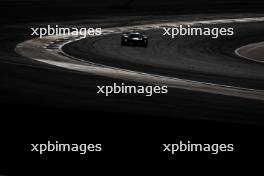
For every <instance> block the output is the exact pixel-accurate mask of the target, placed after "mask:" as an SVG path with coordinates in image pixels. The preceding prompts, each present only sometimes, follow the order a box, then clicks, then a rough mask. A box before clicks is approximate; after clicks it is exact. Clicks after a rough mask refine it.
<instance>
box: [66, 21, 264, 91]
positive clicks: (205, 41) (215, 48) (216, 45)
mask: <svg viewBox="0 0 264 176" xmlns="http://www.w3.org/2000/svg"><path fill="white" fill-rule="evenodd" d="M263 24H264V23H262V22H258V23H246V24H245V23H244V24H242V23H241V24H226V25H223V24H221V25H214V26H206V25H203V27H211V28H212V27H219V28H221V27H233V28H234V30H235V35H234V36H232V37H230V36H229V37H223V36H222V37H219V38H218V39H212V38H211V37H210V36H209V37H208V36H206V37H204V36H202V37H201V36H181V37H176V38H174V39H172V38H171V37H169V36H163V35H162V34H163V33H164V31H163V30H154V31H147V32H146V34H147V35H148V36H149V47H148V48H146V49H145V48H141V47H122V46H121V45H120V34H117V35H108V36H103V37H96V38H88V39H85V40H80V41H78V42H73V43H70V44H68V45H66V46H65V47H64V48H63V49H64V51H65V52H66V53H68V54H69V55H72V56H75V57H77V58H81V59H84V60H87V61H92V62H95V63H101V64H104V65H110V66H117V67H119V68H126V69H130V70H137V71H143V72H147V73H155V74H161V75H166V76H174V77H177V78H183V79H188V80H195V81H203V82H209V83H217V84H224V85H230V86H238V87H244V88H252V89H264V84H263V80H264V70H263V65H262V64H259V63H256V62H252V61H248V60H245V59H243V58H241V57H238V56H237V55H236V54H235V52H234V51H235V50H236V49H237V48H238V47H240V46H243V45H245V44H247V43H248V42H249V41H253V42H254V41H255V42H256V41H263V40H264V37H263V28H264V25H263ZM248 31H250V32H248Z"/></svg>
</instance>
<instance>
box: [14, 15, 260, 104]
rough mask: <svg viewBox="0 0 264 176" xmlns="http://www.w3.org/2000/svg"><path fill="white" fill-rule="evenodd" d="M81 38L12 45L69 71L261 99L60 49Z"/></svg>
mask: <svg viewBox="0 0 264 176" xmlns="http://www.w3.org/2000/svg"><path fill="white" fill-rule="evenodd" d="M257 21H264V17H257V18H242V19H220V20H205V21H191V22H179V21H176V22H173V23H162V24H149V25H137V26H127V27H116V28H108V29H105V30H104V31H103V32H104V35H109V34H113V33H122V32H125V31H129V30H134V29H136V30H146V29H148V30H149V29H159V28H161V26H178V25H200V24H220V23H236V22H237V23H241V22H257ZM58 39H65V40H64V42H62V43H60V45H59V46H58V48H53V49H49V50H47V49H45V48H43V46H44V45H45V44H49V43H50V42H54V41H56V40H58ZM80 39H81V38H74V39H73V38H71V37H68V39H67V40H66V38H65V36H47V37H44V38H41V39H40V38H38V39H32V40H28V41H25V42H23V43H20V44H18V45H17V47H16V48H15V51H16V52H17V53H19V54H21V55H22V56H25V57H28V58H31V59H34V60H37V61H40V62H43V63H47V64H50V65H55V66H58V67H63V68H67V69H70V70H76V71H81V72H83V73H88V74H94V75H99V76H105V77H110V78H117V79H123V80H128V81H136V82H141V83H146V84H154V85H168V86H169V87H172V88H179V89H186V90H192V91H200V92H206V93H213V94H221V95H227V96H235V97H241V98H247V99H254V100H261V101H264V90H256V89H248V88H242V87H234V86H228V85H220V84H213V83H207V82H199V81H192V80H186V79H179V78H174V77H168V76H161V75H157V74H149V73H144V72H137V71H132V70H127V69H122V68H118V67H110V66H106V65H102V64H97V63H93V62H88V61H84V60H82V59H81V58H75V57H73V56H70V55H68V54H66V53H64V52H63V51H62V47H63V46H64V45H66V44H68V43H71V42H73V41H77V40H80Z"/></svg>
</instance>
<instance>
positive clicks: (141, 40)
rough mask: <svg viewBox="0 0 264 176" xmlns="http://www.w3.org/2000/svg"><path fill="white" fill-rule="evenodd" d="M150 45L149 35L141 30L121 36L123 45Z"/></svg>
mask: <svg viewBox="0 0 264 176" xmlns="http://www.w3.org/2000/svg"><path fill="white" fill-rule="evenodd" d="M128 45H130V46H143V47H147V46H148V37H147V36H146V35H143V34H141V33H139V32H130V33H126V34H123V35H122V37H121V46H128Z"/></svg>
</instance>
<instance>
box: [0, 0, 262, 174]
mask: <svg viewBox="0 0 264 176" xmlns="http://www.w3.org/2000/svg"><path fill="white" fill-rule="evenodd" d="M124 2H125V1H101V0H99V1H96V3H95V2H93V1H84V0H83V1H81V0H74V1H70V0H69V1H65V0H60V1H59V0H57V1H41V0H39V1H22V0H21V1H16V0H14V1H10V0H9V1H1V2H0V4H1V6H0V13H1V23H2V24H20V23H21V24H22V23H25V22H39V21H43V22H47V21H56V20H64V19H67V20H69V19H82V18H85V17H91V16H101V15H113V16H119V15H143V16H144V15H146V16H149V15H153V16H155V15H161V14H162V15H166V14H168V15H169V14H193V13H208V14H210V13H261V12H263V7H264V2H262V1H255V0H253V1H242V0H240V1H239V0H231V1H230V0H226V1H223V0H221V1H220V0H218V1H206V0H200V1H191V0H187V1H186V0H185V1H184V2H182V1H172V0H170V1H168V0H163V1H162V2H161V1H150V0H144V1H134V2H132V3H131V4H130V5H128V4H127V3H124ZM5 32H6V31H4V32H3V31H2V33H1V35H2V36H4V35H5ZM10 32H13V33H15V34H14V35H13V38H10V41H9V42H6V41H7V40H8V39H9V38H8V37H3V38H5V39H3V40H2V41H1V42H2V43H1V49H3V50H4V51H6V52H10V53H11V52H13V47H14V46H15V43H16V42H21V41H23V40H25V39H27V37H28V36H26V35H25V36H23V35H19V34H16V32H17V31H16V30H14V31H10ZM21 33H25V31H21ZM12 42H13V43H12ZM12 55H14V57H18V56H16V54H14V53H12ZM0 57H2V58H4V57H6V56H4V55H2V56H0ZM0 67H1V75H2V77H1V78H2V80H1V81H2V82H4V81H3V78H5V79H6V78H9V77H10V78H11V77H12V75H13V74H14V75H15V73H16V72H19V71H20V70H19V69H21V70H23V69H24V67H15V66H8V65H4V64H1V65H0ZM27 71H28V72H29V73H30V75H35V74H36V73H38V74H47V79H48V77H49V76H50V77H53V76H52V75H56V76H54V77H53V79H51V80H50V82H51V84H55V85H56V80H59V79H60V78H61V77H60V72H56V71H48V73H47V71H46V70H42V69H39V70H34V69H29V70H27ZM36 71H37V72H36ZM12 79H13V78H12ZM23 79H26V78H24V77H19V76H18V77H16V78H15V79H14V80H17V84H19V80H23ZM68 79H69V80H70V79H73V80H78V79H79V77H74V76H73V77H70V74H69V78H68ZM32 80H34V78H32ZM41 81H43V80H40V82H41ZM45 81H47V80H44V83H45ZM53 81H54V82H53ZM89 81H91V82H92V83H93V84H94V83H97V84H99V83H100V82H101V81H105V79H104V78H100V77H95V76H91V78H90V80H89ZM109 82H110V81H109V80H108V83H109ZM14 85H15V84H14ZM24 89H25V90H26V86H25V88H24ZM43 89H44V88H43ZM25 90H23V91H14V89H13V88H12V89H7V88H6V87H5V86H4V85H1V94H0V97H1V104H0V105H1V106H0V107H1V123H0V125H1V128H0V129H1V131H0V132H1V153H0V154H1V155H0V160H1V166H0V168H1V170H0V171H2V172H3V174H10V173H32V174H35V175H38V174H40V173H45V172H48V173H50V172H52V170H54V169H55V170H57V172H58V173H61V172H65V171H66V172H68V171H72V172H74V173H78V172H86V173H89V171H90V170H91V169H95V170H96V171H97V172H98V173H100V172H103V171H105V170H109V171H112V172H116V171H120V169H126V172H124V173H128V172H130V171H135V170H137V169H138V168H139V167H142V168H145V169H148V170H151V171H153V170H154V171H155V169H154V168H159V167H160V166H161V165H162V164H165V161H166V165H167V167H168V168H169V169H172V170H174V169H175V168H176V166H175V165H176V163H177V166H181V165H183V166H189V165H199V164H201V165H202V166H203V167H204V166H207V167H209V166H210V167H211V166H213V165H218V166H219V167H221V168H225V169H227V168H229V167H232V168H233V169H238V170H239V169H241V168H242V167H244V166H245V167H248V166H249V165H250V163H253V164H254V166H255V167H258V166H259V165H261V162H257V158H263V145H262V140H263V125H262V124H255V123H254V124H251V123H247V122H243V121H241V122H233V121H232V118H234V117H235V116H236V115H238V116H241V115H242V116H245V117H248V116H250V115H248V114H252V112H248V111H247V110H246V108H245V107H244V108H245V109H243V108H242V109H243V110H242V111H239V112H240V113H241V114H236V111H234V112H233V111H232V108H231V110H230V109H229V110H228V111H226V109H222V108H221V105H222V104H226V103H227V104H228V102H230V104H231V102H236V101H238V102H240V103H241V102H242V103H241V104H243V100H240V99H236V100H231V99H229V98H228V97H220V98H219V97H217V96H216V97H215V96H213V97H212V96H211V95H206V96H204V94H203V96H201V94H200V93H194V92H188V91H182V90H180V91H179V90H177V91H178V94H177V96H175V97H173V98H174V101H176V104H178V105H179V107H180V108H179V114H175V115H174V117H173V118H172V117H170V116H169V114H170V111H167V112H163V113H164V115H163V114H159V113H157V114H155V112H154V113H153V112H151V109H153V110H155V109H159V106H158V104H159V103H158V102H159V101H160V100H159V99H158V98H157V99H155V98H152V99H150V100H148V101H149V102H151V101H152V102H156V107H155V106H153V104H152V103H146V104H137V103H138V102H137V101H134V100H133V99H139V100H140V99H141V100H145V97H143V98H142V97H137V98H133V97H132V98H131V97H122V99H128V100H131V104H132V105H134V108H132V110H131V111H129V110H128V109H127V108H123V107H122V101H120V102H115V103H116V105H120V106H119V109H118V106H117V107H111V106H110V107H108V108H109V109H101V108H100V106H99V105H100V103H101V102H103V103H106V102H107V101H106V100H105V99H104V98H102V97H99V98H96V99H95V100H94V102H92V103H91V104H88V105H85V106H83V105H80V104H81V103H80V104H79V102H77V103H75V100H76V99H75V98H74V97H72V96H70V95H67V93H65V94H63V96H65V97H66V98H65V97H64V98H65V101H64V102H62V101H56V99H55V101H54V97H53V96H45V94H44V95H42V97H38V94H35V93H34V91H33V93H32V94H31V96H30V97H29V96H28V94H24V92H25ZM43 91H45V89H44V90H43ZM82 91H83V92H85V90H82ZM89 91H90V92H95V91H96V90H95V88H92V89H90V90H89ZM179 92H180V93H179ZM190 95H191V96H190ZM87 96H89V93H87V94H85V97H86V98H87ZM187 96H190V97H193V98H185V97H187ZM200 96H201V97H202V98H204V97H207V98H206V99H200V100H197V99H199V98H197V97H200ZM79 97H80V96H77V98H79ZM212 98H214V99H218V98H219V99H220V102H221V103H216V104H211V103H210V100H211V99H212ZM182 99H184V100H185V103H182V102H181V101H177V100H182ZM132 100H133V102H132ZM161 100H162V102H163V103H164V102H166V100H165V99H162V98H161ZM171 101H172V100H171ZM190 102H192V103H193V105H192V106H191V107H192V108H193V109H192V108H191V109H190V107H189V106H188V103H190ZM110 103H113V102H112V101H110ZM247 103H248V104H251V105H252V106H254V103H256V102H254V101H252V102H251V101H249V102H247V101H246V103H245V106H246V104H247ZM98 104H99V105H98ZM239 106H240V105H237V107H236V108H238V109H239V108H240V107H239ZM135 107H140V110H138V111H137V109H136V108H135ZM206 107H208V108H206ZM210 107H216V108H210ZM142 109H145V111H144V110H142ZM256 109H257V110H259V109H260V107H256ZM251 110H252V109H251ZM255 113H256V115H258V112H255ZM192 116H193V117H195V116H198V117H199V118H198V119H199V120H194V118H191V117H192ZM175 117H176V118H175ZM211 117H212V118H214V119H217V117H221V118H225V119H226V121H218V120H210V118H211ZM248 118H251V117H248ZM252 118H254V117H252ZM48 140H50V141H55V140H58V141H60V142H64V143H102V144H103V152H102V153H93V154H90V155H88V156H87V157H86V156H80V155H78V154H75V153H74V154H64V153H63V154H60V153H58V154H57V153H56V154H47V155H45V156H40V155H38V154H37V153H31V152H29V150H30V144H31V143H47V141H48ZM178 140H184V141H187V140H190V141H192V142H194V143H195V142H196V143H234V145H235V152H231V153H220V154H219V155H210V154H207V153H199V152H198V153H187V154H186V153H181V154H179V155H178V154H177V156H170V155H168V154H167V153H162V152H161V150H162V144H163V143H175V142H176V141H178ZM167 163H168V164H167ZM234 163H236V164H237V163H239V167H235V165H234ZM170 164H171V165H170ZM147 165H151V167H147ZM220 165H221V166H220ZM205 169H207V168H206V167H205Z"/></svg>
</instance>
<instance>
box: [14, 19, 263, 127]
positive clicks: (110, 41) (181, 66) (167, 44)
mask: <svg viewBox="0 0 264 176" xmlns="http://www.w3.org/2000/svg"><path fill="white" fill-rule="evenodd" d="M176 23H177V24H179V23H180V22H178V21H176V22H170V25H171V24H176ZM186 23H191V24H192V25H203V26H204V27H217V26H218V27H220V26H225V27H234V30H235V35H234V36H232V37H220V38H218V39H212V38H210V37H202V36H199V37H197V36H196V37H191V36H188V37H187V36H184V37H183V36H182V37H177V38H175V39H171V38H169V37H165V36H162V33H163V31H162V30H161V29H160V27H161V26H162V25H163V24H156V23H151V22H149V24H146V25H138V26H137V25H136V26H127V27H126V26H117V27H112V28H111V27H108V28H106V34H105V35H103V36H100V37H89V38H86V39H82V40H80V38H73V37H67V38H65V37H61V36H51V37H45V38H43V39H31V40H26V41H24V42H22V43H18V45H17V46H16V48H15V51H16V52H17V53H19V54H20V55H22V56H24V57H23V58H24V59H25V58H29V59H31V60H29V62H32V61H34V64H36V63H35V61H38V62H39V63H40V65H39V67H42V68H47V67H49V69H54V70H56V71H59V72H60V73H61V74H62V75H63V74H70V75H75V76H76V77H78V75H82V76H80V77H82V80H85V79H88V80H89V79H90V78H91V77H93V76H100V79H101V78H103V79H104V82H107V83H108V84H109V81H110V80H112V79H116V81H119V82H120V81H129V82H130V84H132V83H133V82H134V84H155V85H168V86H169V87H170V89H169V94H168V95H167V96H165V97H164V98H161V97H160V96H159V97H158V98H154V99H155V102H153V101H152V100H153V98H151V99H149V100H147V99H145V98H144V100H142V99H141V98H140V99H137V98H136V99H134V102H133V105H131V104H129V102H130V100H131V97H129V96H128V97H122V98H121V99H122V100H120V99H119V100H118V101H120V102H118V103H117V104H118V105H119V103H121V104H122V106H124V107H126V106H127V107H129V108H127V107H126V108H124V109H123V110H124V111H125V112H129V109H138V112H141V111H145V112H144V113H149V112H151V113H155V114H156V115H159V114H163V115H164V116H173V117H175V116H176V114H177V112H180V114H185V113H183V111H184V112H186V111H185V110H186V109H190V108H191V109H192V110H193V112H192V113H191V114H196V115H197V112H198V111H199V112H200V115H197V116H198V117H197V118H205V119H208V118H211V117H209V116H211V115H212V114H217V115H216V116H217V117H212V118H213V119H214V120H215V119H217V120H227V121H230V120H231V121H233V120H235V121H240V122H241V121H251V122H259V121H262V118H261V116H262V115H263V111H262V107H263V101H264V84H263V81H264V70H263V67H264V66H263V65H262V64H261V63H258V62H254V61H251V60H247V59H244V58H242V57H239V56H238V55H236V54H235V50H236V49H237V48H239V47H241V46H244V45H246V44H249V43H254V42H261V41H264V36H263V33H264V32H263V29H264V25H263V24H264V22H263V18H262V17H259V18H227V19H210V20H206V21H191V22H190V20H188V21H187V22H186ZM167 25H168V24H167ZM135 27H136V28H137V29H138V30H141V31H144V32H145V33H146V34H147V35H148V36H149V38H150V39H149V47H148V48H140V47H121V46H120V33H122V32H124V31H126V30H131V29H132V28H133V29H134V28H135ZM43 63H45V64H43ZM54 66H55V67H54ZM63 77H64V76H62V78H63ZM52 79H53V78H52ZM97 82H100V81H97ZM63 84H67V85H70V84H71V83H70V82H65V83H63ZM97 85H98V84H97ZM92 86H93V87H96V84H95V85H89V87H92ZM80 87H83V84H81V85H79V84H78V82H74V83H73V85H72V87H70V88H69V90H67V91H69V92H75V91H78V88H80ZM93 89H94V88H93ZM185 91H187V92H185ZM86 94H87V93H85V94H83V93H80V94H79V95H78V97H83V95H85V96H84V97H86V98H88V97H90V96H88V95H86ZM194 95H195V96H194ZM175 97H177V100H178V102H175V101H174V100H175ZM198 97H200V98H198ZM201 97H202V98H201ZM197 98H198V99H200V100H198V99H197ZM100 99H101V98H100ZM102 99H103V100H104V101H102V102H101V101H97V102H96V103H95V106H97V107H99V106H101V105H103V106H108V104H109V102H111V103H113V102H116V101H117V99H118V97H112V98H109V99H108V100H106V98H102ZM194 99H195V101H193V100H194ZM160 100H161V101H160ZM81 101H82V102H79V103H80V104H82V105H83V106H86V105H87V104H89V105H91V104H93V103H92V102H89V103H88V101H89V100H88V99H85V98H81ZM196 101H198V102H199V101H203V102H204V103H205V104H204V105H202V104H199V103H198V102H196ZM73 102H74V101H73ZM124 102H125V103H124ZM139 102H140V103H139ZM150 102H151V103H150ZM161 102H163V104H162V106H160V103H161ZM164 102H166V103H165V104H164ZM195 102H196V103H195ZM79 103H78V104H79ZM149 103H150V104H153V103H154V104H155V106H152V107H151V106H150V107H145V108H143V107H140V108H139V106H140V104H149ZM73 104H74V103H73ZM114 104H115V103H114ZM114 104H112V105H111V106H114V107H115V105H114ZM118 105H117V106H118ZM179 105H180V106H181V107H179ZM156 106H157V107H158V106H160V107H159V108H160V109H159V108H155V110H154V111H153V109H154V107H156ZM173 107H177V108H176V109H173ZM168 109H170V110H169V112H170V113H167V114H166V115H165V114H164V111H167V110H168ZM172 109H173V110H172ZM181 109H182V110H181ZM220 111H221V113H219V112H220ZM167 112H168V111H167ZM207 113H208V114H207ZM198 114H199V113H198ZM223 114H224V115H223ZM243 114H251V119H248V118H247V117H245V116H244V115H243ZM185 116H187V117H190V116H192V115H190V114H187V115H183V117H185ZM229 117H230V118H229ZM191 118H196V117H194V116H192V117H191ZM256 119H257V120H256Z"/></svg>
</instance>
